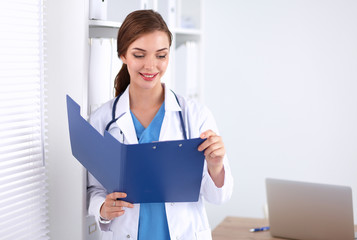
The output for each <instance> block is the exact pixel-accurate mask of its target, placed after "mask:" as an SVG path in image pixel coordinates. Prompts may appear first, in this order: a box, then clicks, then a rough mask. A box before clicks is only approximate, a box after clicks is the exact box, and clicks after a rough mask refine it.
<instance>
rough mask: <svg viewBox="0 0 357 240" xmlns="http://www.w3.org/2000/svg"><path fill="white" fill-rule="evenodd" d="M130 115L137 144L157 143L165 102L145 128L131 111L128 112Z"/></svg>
mask: <svg viewBox="0 0 357 240" xmlns="http://www.w3.org/2000/svg"><path fill="white" fill-rule="evenodd" d="M130 114H131V117H132V119H133V122H134V127H135V132H136V136H137V138H138V142H139V143H150V142H153V141H159V138H160V131H161V125H162V121H163V119H164V116H165V102H163V103H162V105H161V107H160V109H159V111H157V113H156V115H155V117H154V118H153V120H152V121H151V123H150V124H149V126H148V127H147V128H145V127H144V126H143V125H142V124H141V122H140V121H139V120H138V119H137V118H136V117H135V115H134V114H133V113H132V111H130Z"/></svg>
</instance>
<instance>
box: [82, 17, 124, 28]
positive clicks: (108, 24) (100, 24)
mask: <svg viewBox="0 0 357 240" xmlns="http://www.w3.org/2000/svg"><path fill="white" fill-rule="evenodd" d="M120 26H121V22H113V21H106V20H92V19H90V20H89V27H90V28H120Z"/></svg>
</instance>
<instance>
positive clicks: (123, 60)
mask: <svg viewBox="0 0 357 240" xmlns="http://www.w3.org/2000/svg"><path fill="white" fill-rule="evenodd" d="M120 60H121V61H122V62H123V63H124V64H126V58H125V56H124V55H121V56H120Z"/></svg>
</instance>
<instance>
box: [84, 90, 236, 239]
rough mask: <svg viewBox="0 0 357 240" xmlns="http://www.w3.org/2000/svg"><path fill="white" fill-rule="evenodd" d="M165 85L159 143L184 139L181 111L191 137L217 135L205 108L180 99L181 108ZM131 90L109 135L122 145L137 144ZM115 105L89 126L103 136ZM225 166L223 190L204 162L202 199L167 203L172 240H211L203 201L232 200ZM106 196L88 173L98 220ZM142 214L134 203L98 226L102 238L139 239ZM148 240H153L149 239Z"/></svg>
mask: <svg viewBox="0 0 357 240" xmlns="http://www.w3.org/2000/svg"><path fill="white" fill-rule="evenodd" d="M163 86H164V88H165V116H164V119H163V122H162V126H161V131H160V138H159V140H160V141H166V140H180V139H184V137H183V133H182V127H181V122H180V117H179V111H182V112H183V117H184V122H185V127H186V131H187V136H188V138H197V137H199V136H200V134H201V133H202V132H204V131H206V130H209V129H211V130H213V131H214V132H216V133H218V130H217V127H216V123H215V121H214V118H213V116H212V114H211V112H210V111H209V110H208V109H207V108H206V107H204V106H203V105H201V104H198V103H197V102H195V101H192V100H186V99H185V98H183V97H181V96H177V97H178V99H179V102H180V105H181V106H180V105H179V104H178V103H177V101H176V98H175V95H174V94H173V93H172V92H171V91H170V90H168V89H166V87H165V85H163ZM129 88H130V86H128V88H127V89H126V91H125V92H124V93H123V94H122V96H121V97H120V99H119V101H118V104H117V107H116V116H115V117H116V118H117V117H119V118H118V120H117V121H116V123H113V124H112V125H111V126H110V128H109V132H110V133H111V134H112V135H113V136H114V137H115V138H116V139H117V140H119V141H120V142H123V143H125V144H136V143H138V139H137V136H136V132H135V127H134V124H133V121H132V117H131V115H130V107H129V106H130V105H129ZM113 102H114V99H113V100H111V101H109V102H107V103H105V104H103V106H101V107H100V108H99V109H98V110H96V111H95V112H94V113H93V114H92V115H91V117H90V120H89V121H90V123H91V124H92V126H93V127H94V128H96V129H97V130H98V131H99V132H100V133H101V134H104V131H105V127H106V125H107V123H108V122H110V120H111V119H112V106H113ZM98 161H100V159H98ZM223 163H224V170H225V179H224V185H223V186H222V187H221V188H217V187H216V186H215V184H214V182H213V181H212V179H211V177H210V175H209V173H208V171H207V166H206V163H205V164H204V170H203V175H202V183H201V189H200V195H199V200H198V201H197V202H176V203H165V208H166V216H167V223H168V226H169V232H170V238H171V239H182V240H186V239H187V240H193V239H204V240H210V239H212V237H211V229H210V227H209V223H208V219H207V214H206V210H205V207H204V201H207V202H210V203H213V204H221V203H223V202H225V201H227V200H228V199H230V197H231V194H232V189H233V178H232V175H231V171H230V167H229V164H228V160H227V157H226V156H225V157H224V160H223ZM182 177H184V176H182ZM188 187H189V186H188ZM107 194H108V192H107V191H106V190H105V188H104V187H103V186H102V185H101V184H100V183H99V182H98V181H97V180H96V179H95V178H94V177H93V176H92V175H91V174H89V173H88V195H89V199H90V202H89V209H88V212H89V214H92V215H94V216H95V217H96V219H97V220H98V219H99V212H100V207H101V205H102V204H103V202H104V200H105V197H106V195H107ZM139 213H140V204H134V208H125V214H124V215H123V216H120V217H117V218H115V219H113V220H112V221H111V222H110V223H109V224H99V225H100V228H101V230H102V231H103V239H108V240H111V239H118V240H119V239H137V233H138V224H139ZM147 239H150V236H148V237H147Z"/></svg>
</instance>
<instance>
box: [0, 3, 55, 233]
mask: <svg viewBox="0 0 357 240" xmlns="http://www.w3.org/2000/svg"><path fill="white" fill-rule="evenodd" d="M43 9H44V8H43V0H7V1H5V0H0V239H4V240H5V239H11V240H13V239H17V240H19V239H26V240H28V239H32V240H33V239H49V237H48V229H49V227H48V222H49V220H48V213H47V186H46V173H45V164H44V157H45V155H44V153H45V142H44V140H45V139H44V136H45V121H44V119H45V111H44V99H45V96H44V40H43Z"/></svg>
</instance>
